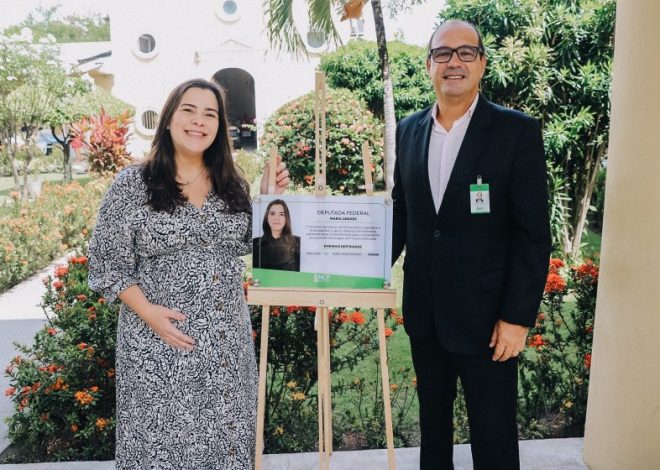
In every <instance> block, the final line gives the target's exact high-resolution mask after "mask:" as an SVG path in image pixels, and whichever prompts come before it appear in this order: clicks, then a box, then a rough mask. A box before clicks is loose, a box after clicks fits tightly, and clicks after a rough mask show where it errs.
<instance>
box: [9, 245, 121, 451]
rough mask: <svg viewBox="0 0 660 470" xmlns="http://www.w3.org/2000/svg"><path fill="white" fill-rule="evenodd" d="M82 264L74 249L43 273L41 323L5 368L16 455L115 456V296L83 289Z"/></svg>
mask: <svg viewBox="0 0 660 470" xmlns="http://www.w3.org/2000/svg"><path fill="white" fill-rule="evenodd" d="M87 271H88V270H87V258H86V257H85V256H74V257H72V258H70V259H69V262H68V265H66V266H60V267H58V268H57V269H56V270H55V277H54V278H50V277H49V278H47V279H46V280H45V283H46V286H47V291H46V293H45V295H44V297H43V301H42V306H43V308H44V311H45V313H46V315H47V316H48V322H47V323H46V325H45V326H44V328H43V329H42V330H40V331H39V332H37V334H36V335H35V338H34V343H33V344H32V345H31V346H25V345H18V344H17V345H16V346H17V348H18V350H19V351H20V353H21V355H19V356H17V357H16V358H14V359H13V360H12V361H11V363H10V364H9V365H8V366H7V367H6V369H5V375H6V376H8V377H9V383H10V387H9V388H8V389H7V390H5V395H6V396H8V397H9V398H10V399H11V401H12V402H13V404H14V414H13V415H12V416H11V417H10V418H9V420H8V424H9V430H8V436H9V438H10V439H11V441H12V446H13V448H14V449H15V452H14V454H16V457H14V459H15V460H16V461H24V462H38V461H59V460H108V459H112V458H113V456H114V445H115V444H114V429H115V373H114V364H115V332H116V328H117V312H118V303H116V302H115V303H108V302H106V301H105V299H103V298H102V297H99V295H97V294H96V293H93V292H91V291H90V290H89V287H88V285H87Z"/></svg>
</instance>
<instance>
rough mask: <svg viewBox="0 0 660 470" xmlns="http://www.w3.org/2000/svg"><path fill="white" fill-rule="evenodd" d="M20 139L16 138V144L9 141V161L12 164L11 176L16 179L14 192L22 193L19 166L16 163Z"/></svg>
mask: <svg viewBox="0 0 660 470" xmlns="http://www.w3.org/2000/svg"><path fill="white" fill-rule="evenodd" d="M17 154H18V138H17V137H16V136H14V143H13V144H12V142H11V139H9V161H10V162H11V174H12V176H13V177H14V191H20V189H21V180H20V177H19V176H18V164H17V162H16V157H17V156H18V155H17Z"/></svg>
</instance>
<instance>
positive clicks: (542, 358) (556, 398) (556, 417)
mask: <svg viewBox="0 0 660 470" xmlns="http://www.w3.org/2000/svg"><path fill="white" fill-rule="evenodd" d="M597 289H598V265H597V264H596V263H594V262H593V261H591V260H586V261H585V262H584V263H582V264H579V265H576V266H572V267H570V268H566V266H565V265H564V262H563V261H562V260H560V259H552V260H550V271H549V273H548V280H547V283H546V286H545V293H544V296H543V303H542V305H541V312H539V316H538V319H537V323H536V326H535V327H534V328H532V330H531V331H530V334H529V339H528V341H529V346H530V347H529V348H527V349H526V350H525V352H524V354H523V355H522V356H521V357H520V395H521V397H520V398H521V399H520V414H521V422H522V423H527V425H526V429H523V430H522V434H523V435H524V436H525V437H539V435H540V436H543V437H572V436H581V435H583V432H584V420H585V416H586V411H587V393H588V389H589V370H590V367H591V345H592V341H593V331H594V327H593V325H594V313H595V309H596V291H597ZM573 302H574V303H573Z"/></svg>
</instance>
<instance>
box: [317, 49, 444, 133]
mask: <svg viewBox="0 0 660 470" xmlns="http://www.w3.org/2000/svg"><path fill="white" fill-rule="evenodd" d="M387 51H388V54H389V60H390V76H391V77H392V85H393V87H394V109H395V114H396V119H397V120H399V119H401V118H404V117H406V116H407V115H409V114H410V113H412V112H415V111H419V110H420V109H423V108H425V107H427V106H429V105H431V104H432V103H433V102H434V101H435V94H434V92H433V87H432V86H431V81H430V80H429V77H428V75H427V73H426V64H425V59H426V50H425V49H424V48H422V47H419V46H413V45H410V44H404V43H402V42H399V41H392V42H389V43H388V44H387ZM319 67H320V69H321V70H323V71H324V72H325V73H326V75H327V80H328V85H330V86H331V87H333V88H346V89H348V90H352V91H353V92H355V93H356V94H357V96H358V97H359V98H361V99H362V100H364V101H365V103H367V106H368V107H369V110H370V111H371V112H372V113H373V114H374V115H376V116H379V117H382V116H383V80H382V78H381V76H382V74H381V70H380V65H379V63H378V51H377V49H376V43H375V42H366V41H352V42H350V43H349V44H348V45H346V46H344V47H341V48H339V49H337V51H335V52H333V53H331V54H327V55H324V56H323V57H322V58H321V64H320V65H319Z"/></svg>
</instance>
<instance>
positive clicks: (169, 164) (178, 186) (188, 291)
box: [89, 79, 288, 470]
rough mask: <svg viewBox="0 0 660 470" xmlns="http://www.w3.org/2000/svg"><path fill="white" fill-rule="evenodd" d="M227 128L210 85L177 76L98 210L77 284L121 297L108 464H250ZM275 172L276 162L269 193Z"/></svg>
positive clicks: (250, 370)
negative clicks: (132, 160)
mask: <svg viewBox="0 0 660 470" xmlns="http://www.w3.org/2000/svg"><path fill="white" fill-rule="evenodd" d="M227 129H228V126H227V119H226V117H225V103H224V101H223V98H222V94H221V91H220V88H219V87H218V86H217V85H215V84H213V83H211V82H208V81H206V80H201V79H196V80H190V81H187V82H184V83H182V84H181V85H179V86H178V87H176V88H175V89H174V90H173V91H172V93H171V94H170V96H169V97H168V99H167V101H166V103H165V106H164V108H163V111H162V113H161V120H160V123H159V125H158V129H157V131H156V136H155V138H154V141H153V144H152V147H151V154H150V157H149V159H148V160H147V161H146V163H144V164H143V165H140V166H132V167H129V168H127V169H125V170H123V171H122V172H121V173H119V174H118V175H117V177H116V178H115V181H114V182H113V183H112V185H111V186H110V188H109V189H108V192H107V193H106V195H105V197H104V199H103V202H102V204H101V208H100V210H99V214H98V220H97V225H96V229H95V230H94V234H93V237H92V240H91V242H90V247H89V255H90V273H89V284H90V286H91V287H92V289H94V290H96V291H99V292H101V293H102V294H103V295H104V296H105V297H106V299H107V300H109V301H110V300H113V299H114V298H115V297H117V296H118V297H119V298H120V299H121V301H122V306H121V311H120V316H119V323H118V327H117V364H116V373H117V450H116V466H117V469H151V468H153V469H156V468H157V469H170V468H171V469H190V470H193V469H195V470H197V469H219V468H222V469H241V470H242V469H247V468H252V466H253V456H254V437H255V420H256V418H255V414H256V413H255V410H256V397H257V391H256V384H257V372H256V363H255V357H254V349H253V342H252V337H251V332H252V328H251V325H250V317H249V315H248V310H247V305H246V303H245V298H244V295H243V288H242V270H243V268H244V264H243V262H242V261H241V260H239V258H238V257H239V256H241V255H244V254H247V253H249V251H250V243H249V242H250V238H251V233H250V232H251V230H250V227H251V204H250V198H249V195H248V185H247V183H246V182H245V180H244V179H243V177H242V176H241V175H240V174H239V173H238V171H237V170H236V168H235V167H234V165H233V162H232V156H231V146H230V143H229V136H228V132H227ZM287 174H288V173H287V172H286V170H283V165H280V166H279V167H278V190H279V191H280V192H281V191H282V190H283V189H284V187H285V186H286V183H288V177H287ZM264 183H265V184H264ZM263 186H267V182H264V181H262V187H263Z"/></svg>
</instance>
